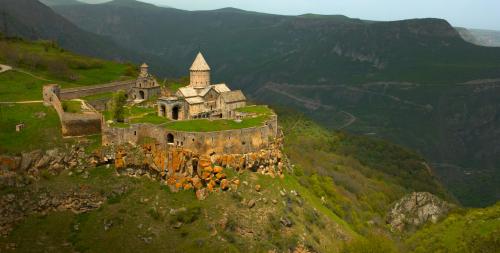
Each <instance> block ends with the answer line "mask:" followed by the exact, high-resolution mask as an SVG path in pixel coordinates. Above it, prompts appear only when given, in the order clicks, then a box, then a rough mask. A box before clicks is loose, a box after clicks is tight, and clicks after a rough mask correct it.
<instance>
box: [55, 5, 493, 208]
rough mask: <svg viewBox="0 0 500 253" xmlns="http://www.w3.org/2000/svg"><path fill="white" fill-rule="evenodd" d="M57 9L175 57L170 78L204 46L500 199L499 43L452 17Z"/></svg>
mask: <svg viewBox="0 0 500 253" xmlns="http://www.w3.org/2000/svg"><path fill="white" fill-rule="evenodd" d="M55 10H56V11H57V12H59V13H60V14H62V15H63V16H64V17H66V18H67V19H69V20H71V21H72V22H74V23H75V24H77V25H78V26H79V27H81V28H83V29H85V30H87V31H90V32H93V33H97V34H100V35H103V36H109V37H111V38H113V39H114V41H115V42H116V43H118V44H120V45H121V46H123V47H126V48H128V49H131V50H137V51H139V52H141V53H143V54H148V55H155V56H157V57H160V58H161V60H162V62H164V63H165V64H167V63H168V64H170V65H171V66H175V67H174V68H167V67H164V66H162V68H161V69H160V70H159V71H158V73H159V74H162V75H167V74H166V72H167V71H170V72H171V73H175V75H178V76H183V75H187V69H188V67H189V64H190V63H191V61H192V59H193V57H194V55H195V54H196V52H197V51H198V50H202V51H203V52H204V53H205V56H206V58H207V60H208V62H209V63H210V64H211V67H212V69H213V77H214V79H215V81H226V82H228V84H229V85H230V86H232V87H233V88H241V89H243V90H244V91H245V92H246V94H248V96H249V97H250V98H251V99H253V100H256V101H259V102H266V103H272V104H274V105H283V106H286V107H294V108H296V109H299V110H301V111H303V112H305V113H306V114H308V115H310V116H311V117H313V118H314V119H315V120H316V121H317V122H320V123H321V124H323V125H325V126H328V127H330V128H333V129H344V130H347V131H351V132H355V133H360V134H369V135H375V136H379V137H382V138H387V139H390V140H392V141H395V142H397V143H399V144H403V145H405V146H407V147H411V148H414V149H416V150H418V151H419V152H421V153H422V154H423V155H424V156H425V157H426V158H428V159H429V160H431V161H432V162H433V164H434V167H435V168H436V169H437V173H438V175H439V176H440V177H441V178H442V180H444V181H445V182H446V183H447V185H448V186H449V187H450V188H451V189H452V190H453V193H454V194H455V195H457V196H458V198H459V199H460V201H462V203H464V204H466V205H485V204H490V203H494V202H495V201H496V200H498V199H500V196H499V195H498V192H499V191H498V188H497V185H498V184H497V183H496V182H497V181H496V178H497V177H495V175H499V174H500V159H499V157H500V150H499V148H498V147H500V143H498V140H499V139H500V133H499V132H498V131H497V129H500V120H499V119H500V101H498V99H497V98H498V97H499V96H500V82H499V80H498V79H499V78H500V71H499V70H500V49H499V48H487V47H480V46H477V45H473V44H470V43H468V42H466V41H464V40H463V39H462V37H461V36H460V35H459V33H458V32H457V31H456V30H455V29H454V28H453V27H452V26H450V24H449V23H448V22H446V21H445V20H441V19H413V20H402V21H394V22H374V21H366V20H360V19H351V18H348V17H345V16H323V15H314V14H308V15H303V16H281V15H271V14H262V13H255V12H248V11H243V10H237V9H232V8H226V9H220V10H213V11H193V12H191V11H183V10H178V9H171V8H161V7H157V6H154V5H151V4H145V3H141V2H136V1H132V0H122V1H119V0H115V1H113V2H109V3H106V4H100V5H75V6H57V7H55ZM172 63H175V64H172ZM485 79H488V80H485ZM471 80H478V81H475V82H468V81H471ZM479 182H482V183H479Z"/></svg>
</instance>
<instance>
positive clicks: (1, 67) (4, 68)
mask: <svg viewBox="0 0 500 253" xmlns="http://www.w3.org/2000/svg"><path fill="white" fill-rule="evenodd" d="M11 69H12V67H11V66H7V65H3V64H0V73H3V72H6V71H9V70H11Z"/></svg>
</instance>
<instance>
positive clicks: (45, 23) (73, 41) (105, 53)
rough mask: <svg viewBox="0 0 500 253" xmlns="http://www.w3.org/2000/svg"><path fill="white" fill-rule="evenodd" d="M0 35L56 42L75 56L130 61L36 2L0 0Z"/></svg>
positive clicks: (109, 42)
mask: <svg viewBox="0 0 500 253" xmlns="http://www.w3.org/2000/svg"><path fill="white" fill-rule="evenodd" d="M0 16H1V18H0V29H1V30H0V31H1V32H2V33H4V34H5V35H7V36H17V37H22V38H25V39H29V40H37V39H46V40H54V41H57V42H58V43H59V44H60V45H61V46H62V47H64V48H66V49H68V50H72V51H75V52H78V53H82V54H86V55H92V56H100V57H105V58H108V59H110V58H112V59H124V58H126V57H130V56H132V55H129V54H128V53H127V51H128V50H120V49H119V48H120V46H118V45H117V44H116V43H115V42H113V41H112V40H111V39H108V38H104V37H102V36H99V35H96V34H93V33H90V32H87V31H83V30H82V29H80V28H78V27H77V26H75V25H73V24H72V23H71V22H69V21H67V20H66V19H65V18H63V17H61V16H60V15H59V14H57V13H55V12H54V11H53V10H52V9H50V8H49V7H47V6H45V5H44V4H42V3H40V2H38V1H36V0H0Z"/></svg>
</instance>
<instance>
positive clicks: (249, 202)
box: [247, 199, 255, 208]
mask: <svg viewBox="0 0 500 253" xmlns="http://www.w3.org/2000/svg"><path fill="white" fill-rule="evenodd" d="M247 206H248V208H253V207H254V206H255V200H253V199H251V200H250V201H248V203H247Z"/></svg>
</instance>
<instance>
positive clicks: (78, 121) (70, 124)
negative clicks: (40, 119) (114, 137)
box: [43, 85, 102, 136]
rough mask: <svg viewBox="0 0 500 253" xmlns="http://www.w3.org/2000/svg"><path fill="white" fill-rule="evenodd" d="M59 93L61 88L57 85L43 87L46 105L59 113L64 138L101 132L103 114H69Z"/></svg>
mask: <svg viewBox="0 0 500 253" xmlns="http://www.w3.org/2000/svg"><path fill="white" fill-rule="evenodd" d="M58 93H59V87H58V86H56V85H47V86H44V87H43V100H44V104H45V105H47V106H49V105H51V106H52V107H54V109H55V110H56V111H57V114H58V115H59V120H60V121H61V129H62V135H63V136H82V135H90V134H97V133H100V132H101V118H102V116H101V114H99V113H98V112H95V113H92V114H75V113H67V112H65V111H64V110H63V107H62V104H61V101H60V100H59V97H58Z"/></svg>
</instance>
